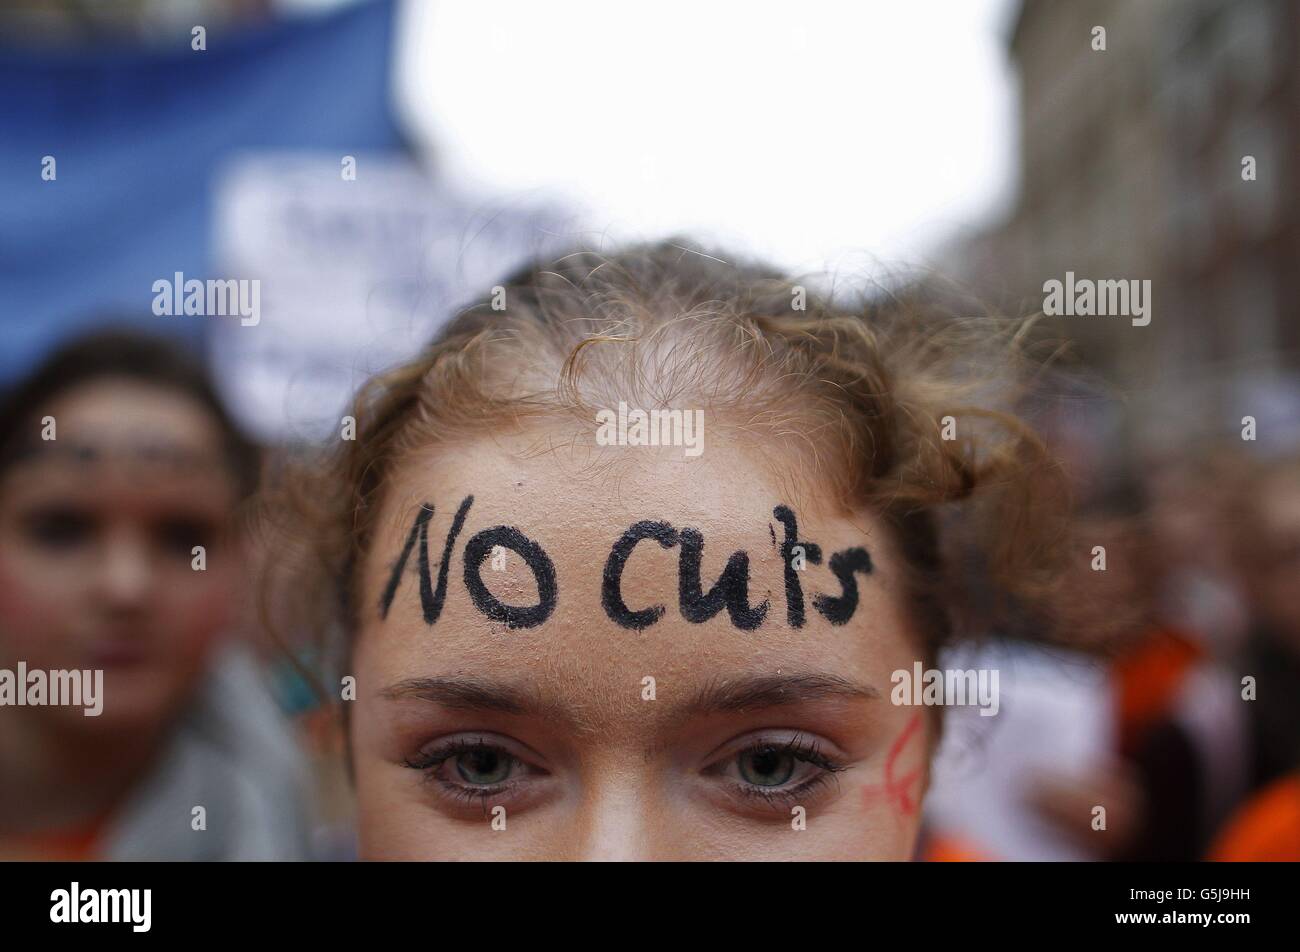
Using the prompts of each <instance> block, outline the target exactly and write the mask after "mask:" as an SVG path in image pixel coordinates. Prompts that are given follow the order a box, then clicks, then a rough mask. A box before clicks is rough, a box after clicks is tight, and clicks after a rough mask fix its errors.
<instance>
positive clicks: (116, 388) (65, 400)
mask: <svg viewBox="0 0 1300 952" xmlns="http://www.w3.org/2000/svg"><path fill="white" fill-rule="evenodd" d="M31 428H32V432H30V433H26V434H22V435H21V437H20V440H21V446H22V449H21V450H20V453H19V456H18V458H17V460H16V462H15V463H14V464H13V465H11V466H9V467H7V469H6V471H5V472H4V474H3V477H2V484H3V487H4V489H5V491H6V494H7V495H9V496H10V497H12V496H14V495H21V496H42V497H44V496H51V495H62V494H66V493H78V494H82V495H87V494H91V495H94V496H96V497H97V498H103V499H106V500H107V499H113V500H116V502H117V503H124V502H125V499H126V497H128V496H130V497H134V496H158V495H160V494H166V493H168V492H172V493H179V494H180V495H181V496H182V497H185V498H189V499H191V500H192V501H195V502H202V501H204V500H211V501H213V502H214V503H221V502H223V501H225V497H226V496H227V495H228V494H229V492H230V485H229V484H230V480H229V478H228V476H227V466H226V463H225V459H224V454H223V451H222V445H221V433H220V430H219V427H218V425H217V422H216V421H215V420H214V419H213V418H212V416H211V414H210V413H208V412H207V411H206V410H205V409H204V408H203V407H202V406H201V405H200V404H199V403H198V402H197V401H195V400H193V399H192V398H190V397H187V396H186V395H184V394H182V393H179V392H174V391H172V390H169V389H166V388H162V387H154V386H150V385H148V384H144V383H137V382H134V381H130V380H119V379H115V378H113V379H104V380H97V381H92V382H89V383H86V384H83V385H81V386H78V387H75V388H74V389H72V390H71V391H69V392H68V393H65V394H63V395H61V396H59V397H58V398H56V399H55V400H52V401H51V402H50V403H49V404H48V405H47V406H45V407H42V408H39V410H38V415H37V416H35V417H34V418H33V421H32V423H31ZM50 437H52V438H50Z"/></svg>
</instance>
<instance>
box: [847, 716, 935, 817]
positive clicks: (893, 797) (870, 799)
mask: <svg viewBox="0 0 1300 952" xmlns="http://www.w3.org/2000/svg"><path fill="white" fill-rule="evenodd" d="M921 724H922V719H921V714H920V712H918V713H916V714H913V715H912V719H911V720H909V721H908V722H907V724H906V725H905V726H904V727H903V729H902V730H901V731H900V732H899V734H898V736H897V737H895V738H894V742H893V743H892V744H891V745H890V746H889V753H888V755H887V756H886V757H885V782H884V783H883V784H875V783H873V784H868V785H867V786H865V787H863V788H862V799H863V802H864V803H865V804H866V806H867V807H872V806H874V805H875V804H876V802H877V800H878V799H879V798H881V797H883V798H884V799H885V801H886V802H888V803H890V804H892V805H893V806H894V807H895V808H896V809H897V810H898V812H899V813H901V814H902V815H903V816H908V817H910V816H915V815H916V813H917V811H919V810H920V808H921V798H920V796H919V795H918V793H917V792H915V791H914V789H913V788H914V787H916V785H917V783H918V782H919V781H920V779H921V774H922V771H923V770H924V764H923V763H920V762H918V763H917V765H916V766H915V767H913V768H912V769H911V770H908V771H906V772H905V773H901V774H900V773H899V772H898V761H899V759H900V758H901V757H902V756H903V753H904V752H905V751H906V750H907V749H908V747H909V746H911V744H912V741H913V740H915V739H916V738H917V737H920V736H922V735H921Z"/></svg>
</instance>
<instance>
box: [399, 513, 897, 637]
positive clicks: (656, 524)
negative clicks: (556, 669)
mask: <svg viewBox="0 0 1300 952" xmlns="http://www.w3.org/2000/svg"><path fill="white" fill-rule="evenodd" d="M473 505H474V497H473V496H466V497H465V498H464V499H463V500H462V501H461V504H460V506H459V508H458V509H457V510H456V515H455V517H454V518H453V519H452V523H451V526H450V527H449V528H448V530H447V536H446V539H445V541H444V543H443V549H442V560H441V561H440V562H439V565H438V575H437V580H436V581H435V580H434V577H433V572H432V569H431V566H430V562H429V521H430V520H431V519H432V518H433V515H434V511H435V509H434V506H433V504H432V503H428V502H426V503H424V504H423V505H421V507H420V509H419V510H418V512H417V513H416V515H415V518H414V520H413V521H412V523H411V528H410V530H409V531H408V532H407V535H406V542H405V544H404V545H403V547H402V551H401V554H400V555H399V556H398V557H397V561H396V562H395V563H394V565H393V569H392V572H391V574H390V575H389V578H388V584H387V585H386V586H385V587H384V592H383V595H382V596H381V598H380V603H379V617H380V618H387V617H388V611H389V609H390V608H391V607H392V604H393V598H394V597H395V596H396V595H397V590H398V589H399V588H400V587H401V583H402V578H403V576H404V574H405V572H406V566H407V564H408V563H409V561H410V558H411V553H412V552H413V551H416V558H417V569H418V575H419V580H420V609H421V611H422V613H423V615H424V621H425V624H428V625H432V624H434V623H435V622H437V620H438V618H439V616H440V615H441V614H442V608H443V605H444V603H445V601H446V597H447V575H448V571H449V569H450V565H451V554H452V549H453V547H454V546H455V544H456V540H457V539H458V538H459V537H460V534H461V532H462V530H463V529H464V527H465V519H466V517H467V516H468V515H469V511H470V507H471V506H473ZM772 515H773V516H774V517H775V518H776V519H777V521H778V522H780V523H781V525H782V527H783V530H784V540H783V541H782V542H781V543H780V551H781V557H782V561H783V563H784V567H785V603H786V621H787V622H788V623H789V624H790V626H791V627H793V628H802V627H803V626H804V624H805V623H806V617H805V612H804V593H803V585H802V583H801V581H800V577H799V571H800V570H801V569H802V568H803V567H804V566H805V565H806V564H809V563H811V564H813V565H820V564H821V562H822V550H821V546H819V545H817V543H815V542H809V541H805V540H801V539H800V538H799V524H798V521H797V520H796V518H795V514H794V512H793V511H792V510H791V509H790V507H788V506H785V505H778V506H777V507H776V508H775V509H773V510H772ZM772 539H773V542H774V543H775V542H776V532H775V529H772ZM647 541H648V542H655V543H658V545H659V546H661V547H662V548H664V549H671V548H674V547H675V548H677V550H678V562H677V579H678V585H677V588H678V608H679V609H680V611H681V614H682V617H683V618H685V619H686V620H687V621H690V622H694V623H696V624H701V623H703V622H706V621H709V620H710V619H712V618H714V617H716V616H717V615H719V614H720V613H721V612H722V610H723V609H724V608H725V609H726V611H727V617H728V618H729V619H730V620H731V623H732V624H733V625H735V626H736V627H737V628H740V629H743V630H745V631H752V630H753V629H756V628H758V627H759V626H760V625H762V624H763V622H764V620H765V619H766V618H767V614H768V609H769V607H770V606H769V603H768V601H767V600H766V599H764V600H763V601H762V602H760V603H758V604H751V602H750V598H749V553H748V552H746V551H744V550H743V549H739V550H737V551H735V552H733V553H732V554H731V556H730V558H728V559H727V564H726V567H725V568H723V570H722V574H721V575H720V576H719V578H718V580H717V581H716V582H714V583H713V585H712V586H711V587H710V588H709V590H708V591H707V592H706V591H704V586H703V582H702V580H701V578H700V563H701V561H702V558H703V554H704V535H703V533H701V532H700V531H699V530H698V529H693V528H689V527H681V528H678V527H676V526H673V525H671V524H670V523H668V522H663V521H657V520H643V521H641V522H637V523H634V524H633V525H631V526H629V527H628V528H627V530H626V531H624V532H623V533H622V534H621V535H620V536H619V537H618V538H617V539H616V540H614V542H613V544H612V545H611V547H610V551H609V557H608V558H607V559H606V560H605V569H604V572H603V574H602V578H601V591H600V602H601V606H602V607H603V608H604V610H605V614H606V615H607V616H608V617H609V618H610V620H611V621H613V622H614V623H615V624H617V625H619V626H620V627H622V628H627V629H631V630H634V631H640V630H642V629H645V628H648V627H650V626H651V625H653V624H655V623H656V622H658V621H659V620H660V619H661V618H662V617H663V616H664V613H665V611H666V610H667V609H666V607H665V606H663V605H649V606H646V607H642V608H632V607H630V606H628V604H627V602H626V601H625V600H624V598H623V574H624V570H625V568H626V566H627V561H628V559H629V558H630V557H631V555H632V552H633V551H634V550H635V549H636V547H637V546H638V545H639V544H640V543H642V542H647ZM504 550H510V551H512V552H514V553H516V554H517V555H518V556H520V558H522V560H523V562H524V564H525V565H527V566H528V569H529V571H530V572H532V574H533V579H534V581H535V582H536V584H537V602H536V604H533V605H509V604H506V603H505V602H503V601H501V600H500V599H499V598H497V597H496V596H495V595H494V594H492V592H491V591H490V590H489V589H488V587H487V585H485V584H484V582H483V563H484V562H486V561H487V559H488V557H489V556H490V555H492V554H493V553H494V552H500V551H504ZM463 561H464V583H465V588H466V590H467V591H468V592H469V596H470V598H471V600H472V601H473V602H474V606H475V607H476V608H477V609H478V610H479V611H480V612H482V613H483V614H484V615H486V616H487V617H488V618H491V619H492V620H494V621H499V622H502V623H504V624H505V625H506V627H508V628H534V627H536V626H538V625H540V624H542V623H543V622H545V621H546V620H547V619H548V618H549V617H550V616H551V613H552V612H554V611H555V606H556V604H557V603H558V602H559V583H558V580H557V578H556V573H555V563H553V562H552V561H551V558H550V556H548V555H547V554H546V550H545V549H544V548H543V547H542V546H541V544H540V543H538V542H536V541H535V540H533V539H530V538H529V537H528V536H526V535H525V534H524V533H523V532H521V531H520V530H519V529H517V528H516V527H514V526H507V525H499V526H492V527H490V528H488V529H484V530H482V531H481V532H477V533H475V534H474V535H473V536H471V537H470V538H469V540H468V541H467V542H466V543H465V550H464V558H463ZM829 566H830V570H831V572H832V573H834V575H835V577H836V579H837V580H838V581H839V584H840V593H839V594H838V595H825V594H821V593H815V594H814V595H813V597H812V603H813V608H815V609H816V610H817V612H819V613H820V614H821V615H822V616H823V617H824V618H826V619H827V620H828V621H830V623H831V624H833V625H843V624H845V623H847V622H848V620H849V619H850V618H852V617H853V614H854V612H856V611H857V608H858V583H857V575H858V574H859V573H861V574H863V575H869V574H870V573H871V571H872V564H871V556H870V555H869V554H868V553H867V550H866V549H865V548H862V547H861V546H852V547H850V548H847V549H843V550H841V551H839V552H836V553H834V554H833V555H831V557H830V560H829Z"/></svg>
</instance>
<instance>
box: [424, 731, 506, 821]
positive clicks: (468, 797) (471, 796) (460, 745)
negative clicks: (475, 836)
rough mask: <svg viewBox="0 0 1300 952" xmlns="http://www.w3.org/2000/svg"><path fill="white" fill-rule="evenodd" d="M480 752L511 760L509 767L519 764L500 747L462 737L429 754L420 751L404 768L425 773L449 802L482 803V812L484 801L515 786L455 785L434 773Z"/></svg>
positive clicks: (485, 805) (428, 752)
mask: <svg viewBox="0 0 1300 952" xmlns="http://www.w3.org/2000/svg"><path fill="white" fill-rule="evenodd" d="M482 751H493V752H495V753H497V754H498V755H500V756H502V757H504V758H506V759H507V760H509V761H510V765H511V768H512V769H513V768H514V765H515V764H518V763H521V761H520V760H519V758H518V757H516V756H515V755H514V754H512V753H510V751H508V750H506V749H505V748H504V747H502V746H501V745H500V744H489V743H487V742H486V741H483V740H481V739H480V740H466V739H464V738H455V739H453V740H450V741H448V742H447V743H445V744H443V745H441V746H440V747H437V748H435V749H434V750H431V751H427V752H426V751H421V752H420V754H419V755H417V756H416V757H415V758H407V759H406V760H404V761H402V764H403V766H405V767H409V768H411V769H412V770H419V771H422V772H423V773H424V776H425V779H426V780H428V781H431V782H435V783H437V784H438V786H439V787H441V788H442V790H443V792H444V793H446V794H447V795H448V796H450V797H451V798H452V799H454V800H457V801H462V802H466V803H472V802H473V801H475V800H478V801H480V802H482V804H483V809H484V811H486V810H487V801H488V800H489V799H491V798H493V797H499V796H500V795H501V794H503V793H506V792H507V791H509V790H510V789H511V788H512V787H513V786H514V785H515V782H514V781H505V782H502V783H498V784H490V785H489V784H468V783H456V782H455V781H453V780H444V779H443V778H442V777H439V776H437V774H436V773H435V772H434V771H436V770H437V769H438V768H439V767H441V766H442V765H443V764H445V763H446V762H447V761H449V760H452V759H453V758H456V757H459V756H461V755H462V754H470V753H479V752H482Z"/></svg>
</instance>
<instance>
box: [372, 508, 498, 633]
mask: <svg viewBox="0 0 1300 952" xmlns="http://www.w3.org/2000/svg"><path fill="white" fill-rule="evenodd" d="M472 505H474V497H473V496H466V497H465V498H464V499H463V500H461V504H460V508H459V509H457V510H456V516H455V518H454V519H452V522H451V528H450V529H449V530H448V531H447V541H446V543H445V544H444V545H443V548H442V564H441V565H439V566H438V587H437V588H436V589H435V588H434V587H433V579H432V577H431V573H430V571H429V520H430V519H432V518H433V509H434V507H433V505H432V503H427V502H426V503H423V504H422V505H421V506H420V511H419V512H418V513H416V516H415V522H413V523H412V524H411V531H410V532H409V533H408V534H407V536H406V545H404V546H403V547H402V554H401V555H400V556H398V558H397V564H396V565H394V566H393V574H392V575H391V576H389V579H388V585H387V586H386V587H385V588H384V596H383V599H382V600H381V601H380V603H379V617H380V618H387V617H388V610H389V608H391V607H392V604H393V597H394V596H395V595H396V594H397V589H398V587H399V586H400V585H401V583H402V572H403V571H404V570H405V568H406V562H407V560H408V559H409V558H410V557H411V549H412V548H414V547H415V545H416V544H417V543H418V544H419V546H420V555H419V572H420V609H421V611H422V612H423V614H424V623H425V624H426V625H432V624H433V623H434V622H435V621H437V620H438V616H439V615H441V614H442V606H443V603H444V602H445V601H446V599H447V570H448V568H449V567H450V565H451V547H452V546H453V545H455V544H456V538H457V537H458V536H459V535H460V532H461V530H462V529H463V528H464V527H465V517H466V516H467V515H469V507H470V506H472Z"/></svg>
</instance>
